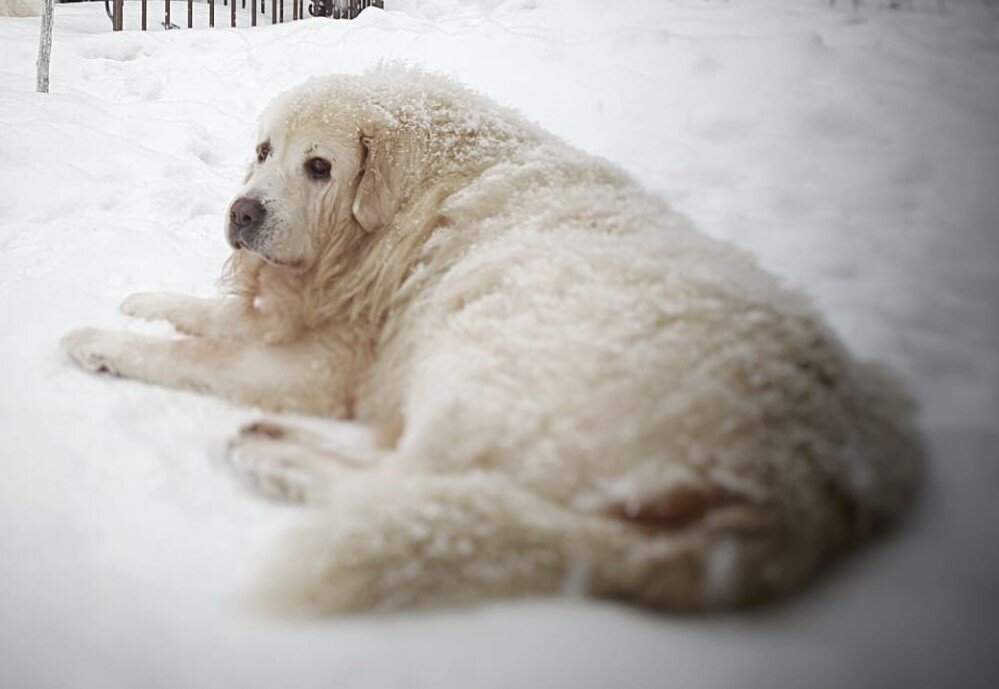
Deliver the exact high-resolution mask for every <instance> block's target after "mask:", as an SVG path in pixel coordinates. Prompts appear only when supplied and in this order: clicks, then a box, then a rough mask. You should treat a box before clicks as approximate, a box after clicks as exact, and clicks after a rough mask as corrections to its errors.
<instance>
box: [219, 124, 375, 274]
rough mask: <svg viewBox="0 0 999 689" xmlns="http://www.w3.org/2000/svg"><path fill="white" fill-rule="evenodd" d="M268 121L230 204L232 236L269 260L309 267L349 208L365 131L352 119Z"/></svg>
mask: <svg viewBox="0 0 999 689" xmlns="http://www.w3.org/2000/svg"><path fill="white" fill-rule="evenodd" d="M267 121H270V122H271V124H270V125H266V124H265V126H264V127H262V128H261V134H260V140H259V141H258V143H257V146H256V151H255V155H254V160H253V162H252V163H251V166H250V170H249V172H248V174H247V176H246V180H245V182H244V185H243V188H242V189H241V190H240V192H239V194H238V195H237V197H236V199H235V200H234V201H233V202H232V203H231V204H230V206H229V212H228V215H227V221H226V237H227V239H228V240H229V244H230V245H232V247H233V248H235V249H245V250H247V251H249V252H251V253H254V254H257V255H258V256H260V257H261V258H263V259H264V260H266V261H267V262H269V263H271V264H274V265H280V266H285V267H289V268H293V269H305V268H308V267H309V266H310V265H312V264H313V263H314V262H315V260H316V258H317V256H318V253H319V252H320V251H321V249H322V247H323V246H325V245H326V244H327V243H328V242H329V236H328V234H329V232H331V231H333V228H334V227H335V225H336V220H337V216H338V215H342V214H344V213H348V214H349V213H350V212H351V211H350V208H351V205H352V203H353V200H354V199H353V196H355V195H356V190H357V186H358V181H359V178H360V173H361V171H362V165H363V162H364V159H365V157H366V156H365V153H366V151H365V147H364V143H363V139H362V137H361V136H359V134H358V132H357V129H356V125H355V124H354V123H346V122H344V123H341V124H340V126H338V125H337V124H336V123H326V122H322V121H320V122H308V121H300V120H299V121H298V122H297V123H293V124H288V123H289V122H294V120H292V119H283V118H281V117H280V116H278V117H269V118H267ZM265 122H266V121H265Z"/></svg>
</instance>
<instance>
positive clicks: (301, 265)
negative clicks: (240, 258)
mask: <svg viewBox="0 0 999 689" xmlns="http://www.w3.org/2000/svg"><path fill="white" fill-rule="evenodd" d="M233 248H235V249H238V250H240V251H245V252H246V253H248V254H252V255H253V256H256V257H257V258H259V259H261V260H263V261H264V263H266V264H267V265H271V266H274V267H275V268H284V269H286V270H291V271H295V272H301V271H302V270H304V269H305V267H306V265H307V263H308V261H306V260H305V259H304V258H298V259H289V258H277V257H275V256H271V255H270V254H268V253H267V252H264V251H261V250H259V249H254V248H251V247H249V246H246V245H245V244H243V243H241V242H240V243H239V244H238V245H237V246H234V247H233Z"/></svg>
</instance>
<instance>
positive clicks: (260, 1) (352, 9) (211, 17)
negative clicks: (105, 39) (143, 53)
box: [104, 0, 384, 31]
mask: <svg viewBox="0 0 999 689" xmlns="http://www.w3.org/2000/svg"><path fill="white" fill-rule="evenodd" d="M237 1H238V0H222V5H223V6H227V7H228V10H229V26H230V27H235V26H236V2H237ZM269 1H270V8H269V9H270V15H269V16H270V20H271V21H270V23H271V24H277V23H278V22H281V23H283V22H284V21H285V0H269ZM202 2H204V0H202ZM249 2H250V25H251V26H256V25H257V17H258V12H257V8H258V5H259V9H260V12H259V16H260V17H261V18H262V21H263V23H266V21H267V18H268V12H267V10H268V7H267V4H268V0H249ZM246 3H247V0H242V7H243V9H244V10H245V9H246ZM288 3H289V4H290V5H291V10H290V12H289V13H288V19H289V20H290V21H297V20H299V19H305V8H306V4H305V0H288ZM132 4H135V3H132V2H130V3H129V5H132ZM139 4H141V5H142V22H141V27H142V30H143V31H145V30H146V24H147V19H148V16H149V7H148V6H149V5H150V4H152V2H151V1H150V0H141V2H140V3H139ZM199 4H201V3H199ZM207 4H208V26H210V27H213V26H215V4H216V0H207ZM170 5H171V2H170V0H163V27H164V28H166V29H179V28H180V26H178V25H177V24H174V23H173V22H172V21H171V17H170ZM383 6H384V2H383V0H309V4H308V9H309V14H310V15H311V16H313V17H330V18H332V19H353V18H355V17H356V16H357V15H359V14H360V13H361V10H364V9H366V8H368V7H383ZM104 8H105V10H107V13H108V17H110V19H111V28H112V29H113V30H114V31H121V30H122V29H123V28H124V26H125V0H104ZM223 11H224V10H223ZM178 19H179V18H178ZM223 21H224V20H223ZM187 28H189V29H191V28H194V0H187Z"/></svg>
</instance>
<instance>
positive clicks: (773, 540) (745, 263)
mask: <svg viewBox="0 0 999 689" xmlns="http://www.w3.org/2000/svg"><path fill="white" fill-rule="evenodd" d="M227 235H228V240H229V242H230V244H231V245H232V246H233V249H234V251H233V254H232V257H231V259H230V262H229V265H228V270H227V278H228V285H229V287H230V292H231V294H230V295H229V296H227V297H226V298H223V299H218V300H214V299H194V298H189V297H183V296H177V295H169V294H138V295H133V296H132V297H129V298H128V299H127V300H126V301H125V302H124V304H123V307H122V308H123V309H124V311H125V312H126V313H129V314H132V315H135V316H139V317H142V318H150V319H152V318H164V319H167V320H168V321H170V322H171V323H173V324H174V325H175V326H176V327H177V328H178V329H179V330H180V331H182V332H184V333H187V334H189V335H191V336H192V337H190V338H188V339H180V340H164V339H154V338H149V337H143V336H139V335H136V334H132V333H128V332H107V331H98V330H93V329H84V330H78V331H75V332H73V333H71V334H70V335H68V336H67V337H66V339H65V340H64V346H65V348H66V349H67V351H68V352H69V354H70V356H71V357H72V358H73V359H75V360H76V361H77V362H78V363H79V364H80V365H82V366H83V367H85V368H87V369H89V370H92V371H107V372H110V373H113V374H117V375H121V376H126V377H129V378H137V379H141V380H146V381H149V382H153V383H158V384H160V385H168V386H172V387H177V388H189V389H195V390H201V391H205V392H211V393H214V394H217V395H221V396H223V397H226V398H228V399H230V400H234V401H237V402H242V403H246V404H252V405H258V406H260V407H263V408H265V409H269V410H298V411H305V412H312V413H316V414H324V415H332V416H337V417H343V418H356V419H359V420H361V421H363V422H364V423H367V424H370V425H372V427H373V428H374V429H375V430H376V431H377V437H378V438H379V442H380V449H379V450H378V452H377V456H376V457H374V458H370V459H371V461H368V462H358V461H355V460H357V459H358V458H352V457H349V456H344V455H343V453H342V452H340V451H336V450H334V449H333V448H332V447H331V446H329V444H328V443H326V442H325V441H324V440H323V439H322V438H320V437H316V436H315V435H313V434H309V433H305V432H303V431H299V430H294V429H290V428H286V427H283V426H279V425H276V424H274V423H269V422H261V423H258V424H253V425H251V426H249V427H247V428H245V429H243V432H242V433H241V434H240V436H239V437H238V438H237V439H235V440H234V441H233V444H232V447H231V451H230V460H231V463H232V465H233V467H234V468H235V469H237V470H238V471H239V472H240V473H241V475H242V476H243V477H244V478H246V479H247V480H248V482H249V483H250V484H251V485H254V486H256V487H257V488H258V489H259V490H261V491H263V492H265V493H267V494H268V495H270V496H272V497H277V498H285V499H306V500H309V501H312V502H318V503H321V504H322V505H323V507H322V508H317V510H316V511H315V512H314V513H312V514H311V515H310V518H309V520H308V521H307V523H306V525H305V526H304V527H303V528H302V529H301V530H300V531H299V532H298V533H296V534H294V535H293V536H292V537H290V538H288V539H287V541H286V542H285V547H284V548H283V550H282V552H281V554H280V556H279V557H278V558H277V564H276V565H275V568H274V570H273V572H272V573H273V576H272V577H269V578H266V579H265V590H267V591H268V593H269V594H270V595H271V596H273V597H274V600H277V601H279V602H280V603H282V604H284V605H292V606H299V607H303V608H306V609H309V610H314V611H345V610H358V609H366V608H369V607H372V606H376V605H377V606H406V605H415V604H425V603H427V602H431V601H456V600H468V599H472V598H477V597H482V596H487V595H503V594H508V595H509V594H521V595H523V594H535V593H544V592H554V591H559V590H565V589H566V587H568V588H570V589H573V590H577V591H581V592H585V593H589V594H593V595H599V596H606V597H615V598H622V599H627V600H631V601H635V602H639V603H642V604H647V605H652V606H658V607H666V608H672V609H705V608H713V607H720V606H726V605H734V604H743V603H747V602H752V601H758V600H763V599H768V598H772V597H774V596H775V595H778V594H781V593H784V592H787V591H790V590H792V589H794V588H795V587H797V586H799V585H800V584H802V583H803V582H804V581H805V580H806V579H808V578H809V577H810V576H811V575H812V574H813V573H814V572H815V571H816V570H817V568H818V566H819V565H820V564H822V563H823V562H825V561H827V560H828V559H829V558H830V556H832V555H834V554H836V553H839V552H841V551H842V550H843V549H844V548H845V547H846V546H848V545H850V544H852V543H855V542H857V541H858V540H860V539H861V538H863V537H865V536H867V535H868V534H870V533H871V532H872V531H873V530H874V528H875V527H877V526H879V525H881V524H884V523H886V522H887V521H889V520H890V519H891V518H892V517H894V516H896V515H897V514H899V513H900V511H901V510H902V509H903V508H904V507H905V505H906V504H907V502H908V501H909V499H910V497H911V496H912V494H913V492H914V488H915V486H916V484H917V483H918V481H917V477H918V473H919V471H918V469H919V464H920V462H919V455H920V451H919V443H918V441H917V439H916V437H915V434H914V431H913V429H912V427H911V424H910V416H911V408H910V407H911V405H910V404H909V402H908V401H907V398H906V396H905V395H904V394H902V393H901V392H900V389H899V387H898V386H897V385H896V384H895V383H894V382H893V381H892V380H891V379H890V378H889V377H887V376H886V375H884V374H883V373H882V372H881V371H880V370H879V369H877V368H875V367H872V366H870V365H865V364H858V363H856V362H855V361H853V360H851V358H850V357H849V355H848V353H847V352H846V351H845V350H844V348H843V346H842V345H841V344H840V343H839V341H838V340H837V339H836V337H835V336H834V335H833V334H832V333H830V332H829V330H828V329H827V328H826V326H825V325H823V323H822V321H821V319H820V318H819V317H818V316H817V315H816V314H815V312H814V311H813V310H812V309H811V308H810V307H809V305H808V304H807V303H806V301H805V300H804V299H803V298H802V297H800V296H798V295H795V294H790V293H788V292H786V291H784V290H783V289H782V288H780V287H779V286H778V284H777V282H776V281H775V279H774V278H772V277H771V276H769V275H767V274H766V273H764V272H763V271H762V270H761V269H759V268H758V267H757V266H756V265H755V263H754V262H753V260H752V259H751V258H750V257H748V256H747V255H745V254H743V253H741V252H740V251H738V250H736V249H735V248H733V247H732V246H729V245H728V244H724V243H721V242H717V241H714V240H711V239H709V238H707V237H705V236H704V235H702V234H699V233H698V232H696V231H695V230H694V229H692V228H691V227H690V225H689V223H688V222H687V221H686V220H685V219H684V218H682V217H680V216H679V215H677V214H676V213H675V212H673V211H671V210H670V209H669V208H668V207H667V206H666V205H665V204H664V203H663V202H662V201H660V200H658V199H657V198H655V197H653V196H651V195H649V194H648V193H647V192H645V191H643V190H642V189H641V187H639V186H638V185H637V184H636V183H635V182H634V181H633V180H631V179H630V178H629V177H628V176H627V175H625V174H624V173H623V172H622V171H620V170H619V169H617V168H615V167H613V166H611V165H609V164H607V163H606V162H605V161H602V160H599V159H595V158H593V157H591V156H588V155H585V154H583V153H581V152H579V151H576V150H574V149H573V148H571V147H569V146H568V145H566V144H565V143H563V142H562V141H559V140H557V139H555V138H554V137H552V136H551V135H549V134H547V133H545V132H543V131H541V130H539V129H538V128H537V127H535V126H532V125H530V124H528V123H527V122H525V121H524V120H523V119H521V118H520V117H519V116H518V115H516V114H515V113H513V112H511V111H510V110H506V109H503V108H500V107H498V106H497V105H495V104H494V103H492V102H490V101H488V100H486V99H485V98H482V97H480V96H478V95H476V94H474V93H472V92H470V91H468V90H466V89H464V88H462V87H460V86H459V85H457V84H455V83H453V82H451V81H449V80H446V79H443V78H440V77H436V76H431V75H427V74H424V73H422V72H419V71H416V70H407V69H403V68H399V67H383V68H378V69H375V70H372V71H369V72H368V73H366V74H364V75H362V76H360V77H358V76H334V77H329V78H325V79H320V80H314V81H310V82H308V83H306V84H305V85H303V86H301V87H299V88H297V89H295V90H293V91H291V92H290V93H287V94H285V95H283V96H281V97H280V98H278V99H277V100H276V101H275V102H274V103H273V104H272V105H271V106H270V108H269V109H268V110H267V111H266V112H265V114H264V115H263V118H262V122H261V128H260V136H259V143H258V145H257V148H256V160H255V161H254V162H253V164H252V166H251V168H250V171H249V173H248V174H247V176H246V183H245V186H244V188H243V189H242V191H241V192H240V194H239V197H238V198H237V199H236V200H235V201H234V202H233V203H232V205H231V206H230V211H229V218H228V226H227Z"/></svg>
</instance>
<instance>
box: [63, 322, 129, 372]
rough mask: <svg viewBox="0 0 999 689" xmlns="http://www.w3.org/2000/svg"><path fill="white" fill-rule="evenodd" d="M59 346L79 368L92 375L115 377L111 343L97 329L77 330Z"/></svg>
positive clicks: (101, 331)
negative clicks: (103, 374)
mask: <svg viewBox="0 0 999 689" xmlns="http://www.w3.org/2000/svg"><path fill="white" fill-rule="evenodd" d="M60 345H61V347H62V349H63V351H64V352H66V354H68V355H69V358H70V359H72V360H73V361H75V362H76V363H77V364H79V366H80V367H81V368H84V369H86V370H87V371H92V372H94V373H111V374H113V375H117V373H118V372H117V371H116V370H115V368H114V366H113V364H112V357H111V349H112V348H111V346H110V345H111V342H110V341H109V339H108V336H107V333H106V332H105V331H103V330H98V329H97V328H77V329H76V330H73V331H72V332H70V333H68V334H67V335H66V336H65V337H63V338H62V341H61V342H60Z"/></svg>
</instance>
